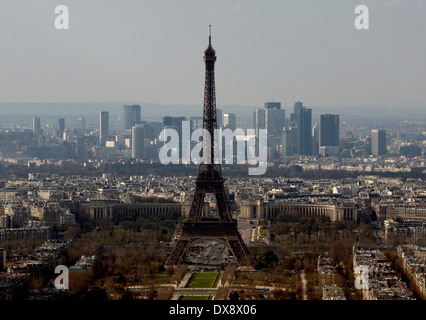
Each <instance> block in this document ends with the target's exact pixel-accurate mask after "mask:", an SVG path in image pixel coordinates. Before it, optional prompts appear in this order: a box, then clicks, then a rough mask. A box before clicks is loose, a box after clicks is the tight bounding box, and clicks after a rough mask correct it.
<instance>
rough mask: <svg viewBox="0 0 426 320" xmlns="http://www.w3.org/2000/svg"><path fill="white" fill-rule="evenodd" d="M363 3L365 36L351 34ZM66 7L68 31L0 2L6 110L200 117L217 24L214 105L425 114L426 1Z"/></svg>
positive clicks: (49, 11) (43, 15)
mask: <svg viewBox="0 0 426 320" xmlns="http://www.w3.org/2000/svg"><path fill="white" fill-rule="evenodd" d="M360 2H362V4H368V6H369V11H370V29H369V30H356V29H355V28H354V19H355V17H356V15H355V14H354V8H355V6H356V5H358V4H360ZM62 4H65V5H67V6H68V7H69V15H70V29H69V30H56V29H55V28H54V25H53V22H54V19H55V17H56V15H55V13H54V8H55V6H56V5H57V2H56V1H50V0H49V1H43V2H41V3H40V2H37V3H35V2H32V1H19V2H17V1H12V0H5V1H3V2H2V7H3V8H4V9H2V10H1V12H0V36H1V38H2V42H3V46H2V47H3V49H2V58H1V65H2V74H3V77H1V79H0V102H4V103H10V102H30V103H42V102H58V103H61V102H66V103H71V102H109V101H119V102H135V103H140V104H142V105H143V103H156V104H164V105H201V104H202V101H203V100H202V99H203V97H202V92H203V82H202V79H203V76H204V73H203V70H202V68H203V61H202V59H201V57H200V51H199V48H200V46H201V47H203V46H205V45H206V36H207V33H208V25H209V24H211V25H213V31H212V32H213V38H214V43H215V48H216V50H217V51H218V52H219V55H218V61H219V62H220V63H218V65H217V92H218V105H236V106H261V105H262V104H263V102H264V101H272V100H275V101H282V102H283V104H284V105H292V103H293V102H294V101H297V100H299V99H300V100H303V101H305V103H306V104H307V105H311V106H323V107H359V106H364V107H391V108H395V109H398V108H400V109H404V108H407V107H410V108H416V109H418V110H424V108H425V101H426V92H425V90H424V83H426V69H425V68H426V66H425V64H424V56H425V53H426V41H425V39H426V22H425V21H426V20H425V19H424V10H425V4H426V2H425V1H417V0H412V1H397V0H394V1H385V0H379V1H352V0H351V1H330V0H327V1H309V0H308V1H298V2H294V1H283V0H279V1H274V0H271V1H267V2H261V1H214V2H208V1H187V0H184V1H167V0H164V1H143V2H142V1H125V2H123V3H122V4H121V5H120V6H117V5H116V2H114V1H89V2H88V1H80V0H74V1H63V3H62ZM183 77H184V78H183ZM106 107H108V106H106ZM422 108H423V109H422ZM2 109H3V107H2ZM1 111H2V112H4V110H1ZM96 111H97V110H96Z"/></svg>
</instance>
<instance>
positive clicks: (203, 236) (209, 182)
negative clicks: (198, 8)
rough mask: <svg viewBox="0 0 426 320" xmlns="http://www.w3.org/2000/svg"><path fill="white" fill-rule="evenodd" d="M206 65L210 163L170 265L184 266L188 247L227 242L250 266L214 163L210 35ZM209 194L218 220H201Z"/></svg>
mask: <svg viewBox="0 0 426 320" xmlns="http://www.w3.org/2000/svg"><path fill="white" fill-rule="evenodd" d="M204 62H205V65H206V75H205V86H204V108H203V128H204V129H205V132H206V134H207V133H208V134H209V137H204V139H207V140H209V141H210V143H207V144H205V148H204V149H203V152H206V159H207V161H206V163H201V164H200V166H199V169H198V177H197V179H196V181H195V193H194V198H193V201H192V205H191V210H190V213H189V218H188V219H187V221H185V222H184V224H183V226H182V232H181V235H180V237H179V239H178V241H177V243H176V245H175V247H174V249H173V251H172V253H171V255H170V257H169V259H168V260H167V262H166V265H178V264H180V263H181V262H182V260H183V257H184V256H185V253H186V251H187V250H188V248H190V247H191V246H193V245H195V244H196V243H198V242H201V241H219V242H221V243H223V244H224V245H226V246H227V247H228V249H229V250H230V251H231V253H232V254H233V256H234V257H235V260H236V261H237V263H238V264H240V265H247V264H249V263H250V254H249V252H248V250H247V247H246V246H245V244H244V242H243V240H242V239H241V236H240V233H239V232H238V228H237V221H236V220H234V219H232V215H231V213H230V211H229V207H228V201H227V199H226V193H225V187H224V182H225V179H224V178H223V177H222V171H221V167H220V163H215V161H214V159H215V151H216V150H215V140H214V139H215V136H214V130H215V129H216V128H217V118H216V91H215V75H214V66H215V62H216V52H215V50H214V49H213V47H212V44H211V34H210V35H209V46H208V48H207V49H206V50H205V52H204ZM204 141H206V140H204ZM206 193H213V194H215V197H216V204H217V210H218V218H219V220H218V221H202V220H201V213H202V210H203V203H204V197H205V194H206Z"/></svg>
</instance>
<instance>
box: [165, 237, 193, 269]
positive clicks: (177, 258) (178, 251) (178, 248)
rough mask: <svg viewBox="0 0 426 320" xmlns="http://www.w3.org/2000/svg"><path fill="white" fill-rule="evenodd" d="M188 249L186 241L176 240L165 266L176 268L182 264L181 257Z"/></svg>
mask: <svg viewBox="0 0 426 320" xmlns="http://www.w3.org/2000/svg"><path fill="white" fill-rule="evenodd" d="M188 247H189V241H188V240H178V242H177V243H176V245H175V247H174V249H173V251H172V253H171V254H170V257H169V259H168V260H167V262H166V266H176V265H178V264H180V263H181V262H182V259H183V256H184V254H185V252H186V250H187V249H188Z"/></svg>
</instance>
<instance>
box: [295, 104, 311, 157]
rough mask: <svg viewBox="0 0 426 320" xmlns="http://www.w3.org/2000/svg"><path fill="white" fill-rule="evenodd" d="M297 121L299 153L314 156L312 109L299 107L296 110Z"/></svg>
mask: <svg viewBox="0 0 426 320" xmlns="http://www.w3.org/2000/svg"><path fill="white" fill-rule="evenodd" d="M295 111H297V113H296V120H297V142H298V143H297V153H299V154H304V155H311V154H312V109H309V108H305V107H303V106H298V107H297V109H296V104H295Z"/></svg>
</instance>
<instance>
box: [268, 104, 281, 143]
mask: <svg viewBox="0 0 426 320" xmlns="http://www.w3.org/2000/svg"><path fill="white" fill-rule="evenodd" d="M280 107H281V104H280ZM284 126H285V110H284V109H273V108H267V109H266V108H265V129H266V130H267V133H268V147H273V146H277V145H279V144H280V142H281V138H282V133H283V128H284Z"/></svg>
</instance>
